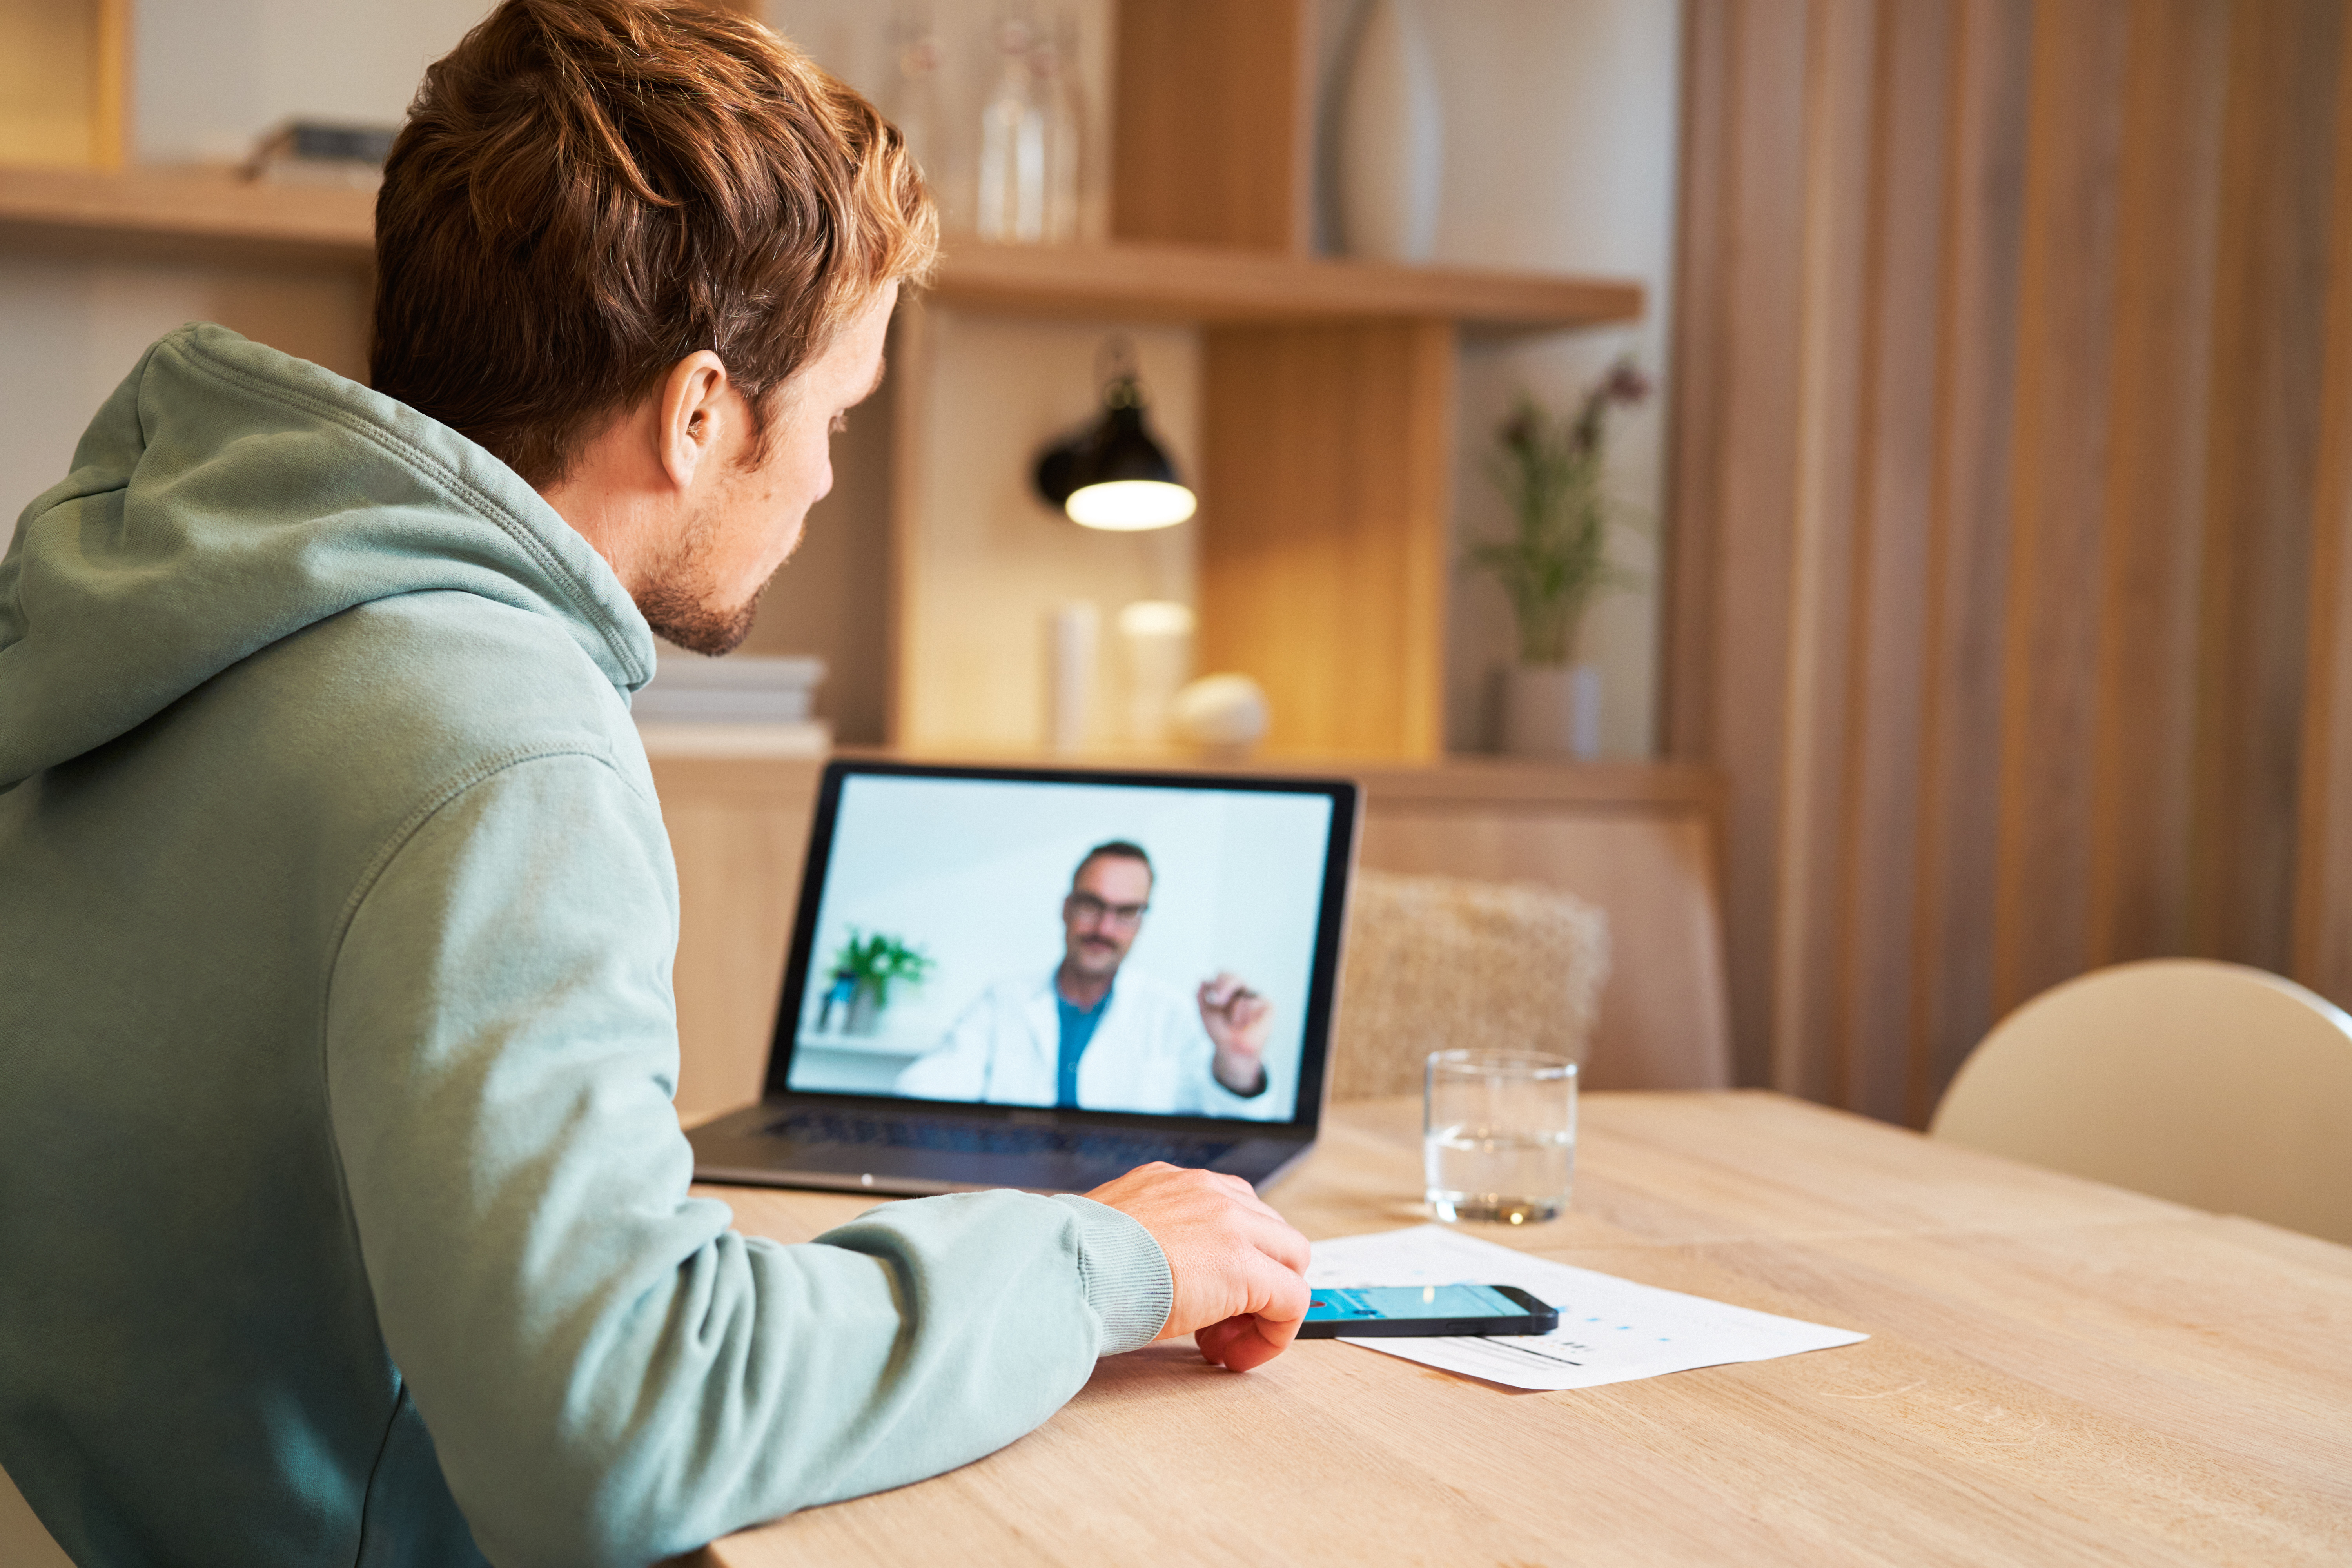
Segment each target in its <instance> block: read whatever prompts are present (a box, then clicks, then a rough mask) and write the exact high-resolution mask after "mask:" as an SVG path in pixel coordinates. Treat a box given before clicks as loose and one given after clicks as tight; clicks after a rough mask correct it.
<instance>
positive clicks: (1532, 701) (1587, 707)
mask: <svg viewBox="0 0 2352 1568" xmlns="http://www.w3.org/2000/svg"><path fill="white" fill-rule="evenodd" d="M1499 706H1500V707H1501V709H1502V718H1503V750H1505V751H1506V752H1510V753H1512V754H1513V755H1514V756H1522V757H1580V758H1582V757H1597V756H1599V755H1600V754H1601V667H1600V666H1599V665H1594V664H1514V665H1510V666H1507V667H1506V668H1504V670H1503V672H1502V701H1501V703H1500V705H1499Z"/></svg>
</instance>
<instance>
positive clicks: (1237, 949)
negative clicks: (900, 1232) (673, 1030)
mask: <svg viewBox="0 0 2352 1568" xmlns="http://www.w3.org/2000/svg"><path fill="white" fill-rule="evenodd" d="M1357 816H1358V791H1357V786H1356V785H1355V784H1352V783H1349V782H1347V781H1344V780H1335V779H1301V778H1268V777H1256V776H1241V775H1233V774H1222V773H1214V774H1213V773H1138V772H1106V771H1069V770H1060V769H1047V768H1000V767H955V766H939V765H931V764H923V763H896V762H845V761H836V762H833V763H828V764H827V765H826V767H825V770H824V777H823V780H822V783H821V784H820V785H819V789H818V795H817V805H816V816H815V820H814V823H813V825H812V826H811V829H810V834H809V852H808V858H807V861H806V863H805V866H804V868H803V871H802V876H801V896H800V904H799V910H798V913H797V915H796V917H795V918H794V921H793V937H792V946H791V949H790V951H789V953H788V956H787V959H786V963H785V969H784V987H783V994H782V999H781V1001H780V1003H779V1005H778V1006H777V1011H776V1026H775V1037H774V1043H773V1045H772V1047H771V1049H770V1052H769V1057H768V1075H767V1083H766V1087H765V1089H764V1091H763V1093H762V1096H761V1101H760V1103H759V1104H757V1105H753V1106H747V1107H745V1108H744V1109H742V1110H738V1111H734V1112H732V1113H730V1114H729V1115H726V1116H723V1117H720V1118H719V1119H718V1120H716V1121H709V1122H705V1123H703V1124H702V1125H701V1126H699V1127H697V1128H695V1129H694V1130H693V1131H691V1133H690V1134H689V1137H690V1138H691V1140H692V1142H693V1144H694V1156H695V1176H696V1178H697V1179H698V1180H699V1181H705V1182H723V1183H735V1184H760V1185H770V1186H795V1187H829V1188H844V1189H847V1190H850V1191H865V1192H877V1193H901V1194H921V1193H946V1192H960V1191H968V1190H971V1189H974V1188H982V1187H1024V1188H1028V1189H1030V1190H1032V1191H1038V1192H1085V1191H1087V1190H1089V1189H1090V1188H1093V1187H1096V1186H1099V1185H1101V1184H1103V1183H1105V1182H1108V1181H1109V1180H1111V1179H1112V1178H1114V1177H1116V1176H1118V1175H1120V1174H1122V1173H1125V1172H1127V1171H1129V1170H1131V1169H1133V1168H1134V1167H1135V1166H1137V1165H1139V1164H1145V1163H1150V1162H1151V1161H1154V1160H1165V1161H1167V1162H1169V1163H1171V1164H1178V1165H1187V1166H1201V1167H1205V1168H1207V1169H1210V1170H1214V1171H1222V1172H1226V1173H1231V1174H1234V1175H1238V1176H1241V1177H1244V1178H1245V1179H1246V1180H1248V1181H1249V1182H1250V1183H1251V1184H1253V1185H1255V1186H1258V1187H1264V1186H1265V1185H1267V1184H1270V1183H1272V1182H1274V1181H1275V1180H1276V1179H1277V1178H1278V1177H1280V1176H1281V1175H1282V1174H1283V1173H1285V1172H1286V1171H1288V1170H1289V1169H1290V1168H1291V1167H1292V1166H1293V1165H1295V1164H1297V1163H1298V1161H1299V1160H1300V1159H1302V1158H1304V1157H1305V1155H1306V1153H1307V1151H1308V1149H1310V1148H1312V1147H1313V1145H1314V1142H1315V1135H1316V1129H1317V1126H1318V1123H1319V1122H1320V1121H1321V1118H1322V1114H1323V1103H1324V1092H1325V1086H1326V1083H1327V1073H1326V1070H1325V1069H1326V1068H1327V1067H1328V1062H1329V1058H1330V1038H1331V1017H1332V1006H1333V996H1334V993H1335V991H1336V989H1337V986H1338V979H1339V945H1340V937H1341V932H1342V931H1343V930H1344V927H1345V923H1346V910H1347V898H1348V880H1349V870H1350V868H1351V867H1352V865H1353V861H1354V858H1355V842H1356V823H1357Z"/></svg>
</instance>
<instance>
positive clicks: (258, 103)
mask: <svg viewBox="0 0 2352 1568" xmlns="http://www.w3.org/2000/svg"><path fill="white" fill-rule="evenodd" d="M489 9H490V7H489V5H488V0H398V3H397V4H384V3H383V0H139V3H138V5H136V6H135V7H134V11H133V20H132V25H131V40H132V47H133V49H134V50H135V51H136V56H135V58H134V59H133V61H132V92H133V94H134V97H135V105H134V110H133V113H132V122H131V146H132V147H133V148H134V149H135V151H134V153H133V154H132V156H133V157H134V158H136V159H137V160H138V161H140V162H142V163H234V162H235V161H236V160H237V159H239V158H242V157H243V156H245V154H246V153H247V151H248V150H249V149H250V148H251V147H252V145H253V142H254V138H255V137H256V136H257V135H259V134H260V133H261V132H263V131H266V130H268V128H269V127H270V126H272V125H275V124H276V123H278V121H281V120H284V119H287V118H289V117H290V116H295V115H299V116H302V117H304V118H306V119H314V120H331V121H352V122H356V123H362V124H381V125H397V124H399V123H400V121H401V119H402V118H403V116H404V115H405V114H406V113H407V111H408V100H409V98H410V96H411V95H412V94H413V93H415V90H416V83H417V80H418V79H420V78H421V77H423V76H424V74H425V67H426V66H427V65H430V64H431V63H432V62H433V61H434V60H436V59H438V58H440V57H441V56H443V55H445V54H446V53H448V52H449V49H450V47H451V46H453V45H455V44H456V43H457V40H458V39H459V38H460V37H464V36H465V33H466V29H467V28H468V27H470V26H473V25H474V24H475V23H476V22H478V21H479V20H481V19H482V17H483V16H486V15H488V12H489Z"/></svg>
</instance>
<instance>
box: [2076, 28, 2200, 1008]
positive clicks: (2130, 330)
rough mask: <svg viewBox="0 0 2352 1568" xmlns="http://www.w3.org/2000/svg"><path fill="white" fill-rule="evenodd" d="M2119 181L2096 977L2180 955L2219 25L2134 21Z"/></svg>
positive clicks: (2091, 932)
mask: <svg viewBox="0 0 2352 1568" xmlns="http://www.w3.org/2000/svg"><path fill="white" fill-rule="evenodd" d="M2131 22H2132V26H2131V36H2130V38H2129V40H2128V44H2127V60H2126V71H2125V81H2124V88H2123V98H2124V100H2123V116H2124V119H2123V146H2124V149H2125V154H2126V155H2125V157H2124V160H2123V165H2122V168H2121V171H2120V173H2119V174H2118V176H2117V181H2116V183H2117V187H2118V197H2117V202H2118V207H2117V214H2116V230H2117V235H2118V243H2117V254H2116V268H2115V273H2114V297H2115V303H2114V309H2113V321H2114V331H2115V342H2114V351H2113V353H2112V355H2111V356H2110V358H2111V365H2112V375H2111V385H2110V389H2109V392H2108V404H2109V408H2110V427H2111V433H2110V441H2109V445H2108V455H2107V466H2106V473H2105V476H2104V477H2103V482H2104V484H2105V494H2106V501H2107V516H2106V519H2105V526H2106V530H2107V535H2108V537H2107V543H2106V556H2105V577H2104V581H2103V584H2102V599H2101V607H2100V621H2099V647H2098V664H2097V672H2098V673H2097V696H2096V711H2097V715H2098V718H2097V727H2096V734H2095V754H2094V762H2093V766H2094V769H2095V772H2094V774H2093V777H2092V780H2091V795H2092V798H2093V799H2094V800H2095V801H2096V802H2098V803H2099V804H2098V809H2097V810H2096V811H2095V813H2094V814H2093V816H2092V820H2091V822H2090V824H2089V828H2088V831H2089V834H2090V840H2091V843H2090V858H2089V874H2090V897H2089V902H2088V906H2087V908H2086V910H2085V918H2086V921H2087V930H2086V931H2085V938H2084V940H2085V950H2086V957H2087V961H2088V962H2089V963H2093V964H2105V963H2118V962H2121V961H2124V960H2126V959H2133V958H2144V957H2149V956H2152V955H2155V954H2158V953H2166V952H2179V951H2181V950H2182V946H2183V944H2184V943H2185V942H2187V940H2188V934H2189V933H2188V914H2189V874H2188V871H2189V868H2188V859H2187V857H2185V856H2183V855H2182V854H2181V853H2180V852H2179V847H2180V846H2181V845H2183V844H2185V843H2187V842H2189V834H2190V831H2191V826H2192V816H2191V805H2192V795H2191V779H2192V775H2193V773H2194V765H2193V764H2194V758H2195V755H2196V723H2197V711H2196V709H2197V671H2198V651H2197V650H2198V640H2199V630H2198V628H2199V620H2200V611H2199V587H2198V584H2199V572H2200V566H2201V564H2202V553H2203V549H2202V538H2201V536H2202V531H2203V522H2204V510H2205V505H2204V498H2205V443H2204V441H2203V440H2201V439H2200V431H2201V429H2202V428H2203V426H2204V421H2205V409H2206V405H2207V403H2208V400H2209V398H2210V374H2209V366H2210V358H2211V347H2212V338H2213V284H2214V277H2215V268H2214V258H2215V254H2216V246H2217V240H2218V233H2217V230H2216V228H2215V225H2216V223H2217V222H2218V221H2219V213H2218V205H2219V200H2220V194H2221V156H2220V153H2221V116H2222V109H2223V103H2224V89H2225V88H2226V86H2227V81H2228V60H2229V26H2228V23H2229V13H2228V11H2227V10H2226V9H2225V8H2223V7H2221V6H2220V5H2213V4H2211V3H2210V0H2157V3H2150V4H2143V5H2139V6H2138V8H2137V10H2136V11H2134V12H2133V13H2132V16H2131Z"/></svg>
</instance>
